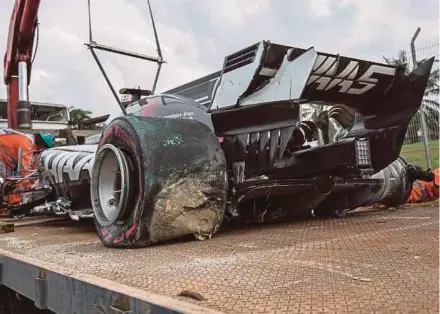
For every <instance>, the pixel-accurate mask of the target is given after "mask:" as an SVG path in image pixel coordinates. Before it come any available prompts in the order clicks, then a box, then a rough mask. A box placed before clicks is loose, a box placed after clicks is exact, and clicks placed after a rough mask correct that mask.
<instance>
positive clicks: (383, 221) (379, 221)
mask: <svg viewBox="0 0 440 314" xmlns="http://www.w3.org/2000/svg"><path fill="white" fill-rule="evenodd" d="M376 222H377V223H378V224H386V223H387V222H388V221H386V220H377V221H376Z"/></svg>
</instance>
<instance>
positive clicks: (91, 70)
mask: <svg viewBox="0 0 440 314" xmlns="http://www.w3.org/2000/svg"><path fill="white" fill-rule="evenodd" d="M13 2H14V1H12V0H0V47H1V48H0V52H1V54H2V56H3V54H4V51H5V48H6V40H7V32H8V27H9V18H10V14H11V11H12V7H13ZM91 3H92V23H93V31H94V40H95V41H96V42H98V43H100V44H103V45H110V46H113V47H118V48H122V49H127V50H130V51H134V52H138V53H142V54H147V55H151V56H156V55H157V53H156V46H155V43H154V37H153V32H152V27H151V21H150V18H149V14H148V10H147V4H146V0H92V1H91ZM151 5H152V8H153V11H154V15H155V20H156V26H157V30H158V33H159V38H160V42H161V47H162V51H163V57H164V59H165V61H166V62H167V63H166V64H165V65H164V66H163V70H162V74H161V76H160V78H159V83H158V87H157V91H158V92H160V91H165V90H167V89H169V88H172V87H176V86H178V85H180V84H183V83H186V82H189V81H191V80H194V79H196V78H199V77H201V76H204V75H207V74H210V73H212V72H214V71H217V70H220V69H221V66H222V64H223V58H224V57H225V56H226V55H228V54H231V53H233V52H235V51H238V50H240V49H242V48H245V47H247V46H249V45H251V44H254V43H256V42H259V41H261V40H270V41H272V42H275V43H280V44H286V45H290V46H296V47H301V48H309V47H311V46H314V47H315V49H316V50H318V51H322V52H329V53H340V54H341V55H346V56H352V57H355V58H360V59H369V60H376V61H380V60H381V58H382V56H393V55H396V53H397V51H398V50H400V49H402V48H407V47H408V46H409V43H410V40H411V37H412V36H413V34H414V32H415V31H416V29H417V27H421V29H422V31H421V33H420V35H419V37H418V39H417V40H418V42H419V43H421V44H422V43H424V42H427V41H432V40H438V37H439V0H368V1H367V0H151ZM87 19H88V17H87V1H86V0H75V1H73V0H41V5H40V11H39V22H40V36H39V47H38V51H37V55H36V58H35V62H34V64H33V70H32V78H31V82H30V93H29V95H30V99H31V100H33V101H46V102H53V103H61V104H65V105H68V106H74V107H79V108H83V109H86V110H90V111H92V113H93V116H97V115H102V114H106V113H110V114H111V115H112V117H113V116H115V115H118V114H119V112H120V110H119V106H118V105H117V103H116V101H115V99H114V98H113V95H112V94H111V92H110V89H109V88H108V86H107V85H106V82H105V80H104V78H103V77H102V75H101V73H100V71H99V68H98V66H97V65H96V63H95V61H94V60H93V57H92V55H91V53H90V51H88V49H87V47H86V46H85V45H84V43H85V42H87V41H88V24H87V23H88V22H87V21H88V20H87ZM98 55H99V57H100V60H101V62H102V63H103V66H104V69H105V70H106V71H107V73H108V75H109V77H110V80H111V81H112V83H113V84H114V86H115V88H116V90H119V89H120V88H123V87H137V86H141V87H142V88H145V89H151V87H152V83H153V79H154V76H155V72H156V65H155V64H152V63H147V62H145V61H141V60H134V59H132V58H128V57H123V56H118V55H114V54H110V53H106V52H100V53H98ZM0 75H1V76H2V77H3V68H1V69H0ZM0 98H6V87H3V88H0Z"/></svg>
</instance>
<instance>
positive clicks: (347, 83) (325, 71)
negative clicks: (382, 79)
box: [307, 55, 396, 95]
mask: <svg viewBox="0 0 440 314" xmlns="http://www.w3.org/2000/svg"><path fill="white" fill-rule="evenodd" d="M338 65H339V58H337V57H330V56H323V55H319V56H318V58H317V59H316V62H315V65H314V66H313V71H312V74H311V75H310V78H309V80H308V81H307V85H310V84H312V83H315V84H318V86H317V87H316V89H317V90H325V91H327V90H330V89H335V88H338V91H339V92H340V93H344V94H354V95H361V94H364V93H366V92H367V91H369V90H370V89H372V88H373V87H374V86H376V84H377V82H378V79H377V78H375V77H373V76H374V75H375V74H382V75H389V76H394V74H395V71H396V69H395V68H393V67H389V66H382V65H378V64H372V65H370V66H369V67H368V69H367V70H366V71H365V73H363V74H359V73H358V72H359V62H358V61H353V60H351V61H350V62H349V63H348V64H347V66H346V67H345V68H344V69H342V70H340V71H338ZM338 72H339V73H338Z"/></svg>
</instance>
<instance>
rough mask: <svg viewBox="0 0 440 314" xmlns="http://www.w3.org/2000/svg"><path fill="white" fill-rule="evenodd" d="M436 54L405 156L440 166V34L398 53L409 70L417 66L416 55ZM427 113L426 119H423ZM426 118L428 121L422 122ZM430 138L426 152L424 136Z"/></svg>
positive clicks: (421, 56)
mask: <svg viewBox="0 0 440 314" xmlns="http://www.w3.org/2000/svg"><path fill="white" fill-rule="evenodd" d="M433 56H435V57H436V62H435V63H434V67H433V69H432V71H431V77H430V82H429V83H428V87H427V89H426V90H425V97H424V99H423V103H422V107H421V109H420V111H419V112H417V113H416V114H415V115H414V117H413V118H412V120H411V122H410V123H409V126H408V131H407V133H406V137H405V142H404V146H403V148H402V154H401V155H402V156H403V157H404V158H405V159H406V160H407V161H408V162H409V163H412V164H417V165H420V166H422V167H431V168H437V167H439V113H440V109H439V75H438V74H439V63H440V62H439V41H438V38H437V39H435V40H431V41H426V42H423V43H418V42H417V41H415V42H414V49H411V47H408V48H406V49H403V50H401V51H400V52H399V54H398V59H399V60H400V61H402V63H408V70H409V71H411V70H412V69H413V68H414V62H413V59H415V60H417V62H421V61H422V60H426V59H429V58H431V57H433ZM422 114H423V115H424V118H425V121H423V120H422V118H423V117H422V116H421V115H422ZM423 122H425V123H423ZM425 135H426V139H427V152H426V149H425V143H424V136H425Z"/></svg>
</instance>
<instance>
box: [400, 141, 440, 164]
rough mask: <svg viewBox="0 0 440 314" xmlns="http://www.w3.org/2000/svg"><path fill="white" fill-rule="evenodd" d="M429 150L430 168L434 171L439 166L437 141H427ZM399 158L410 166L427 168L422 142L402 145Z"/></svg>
mask: <svg viewBox="0 0 440 314" xmlns="http://www.w3.org/2000/svg"><path fill="white" fill-rule="evenodd" d="M429 150H430V152H431V161H432V168H433V169H436V168H438V166H439V140H432V141H429ZM400 156H402V157H403V158H405V160H406V161H407V162H408V163H410V164H414V165H418V166H421V167H422V168H427V164H426V158H425V147H424V145H423V142H419V143H413V144H406V145H403V147H402V151H401V153H400Z"/></svg>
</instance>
